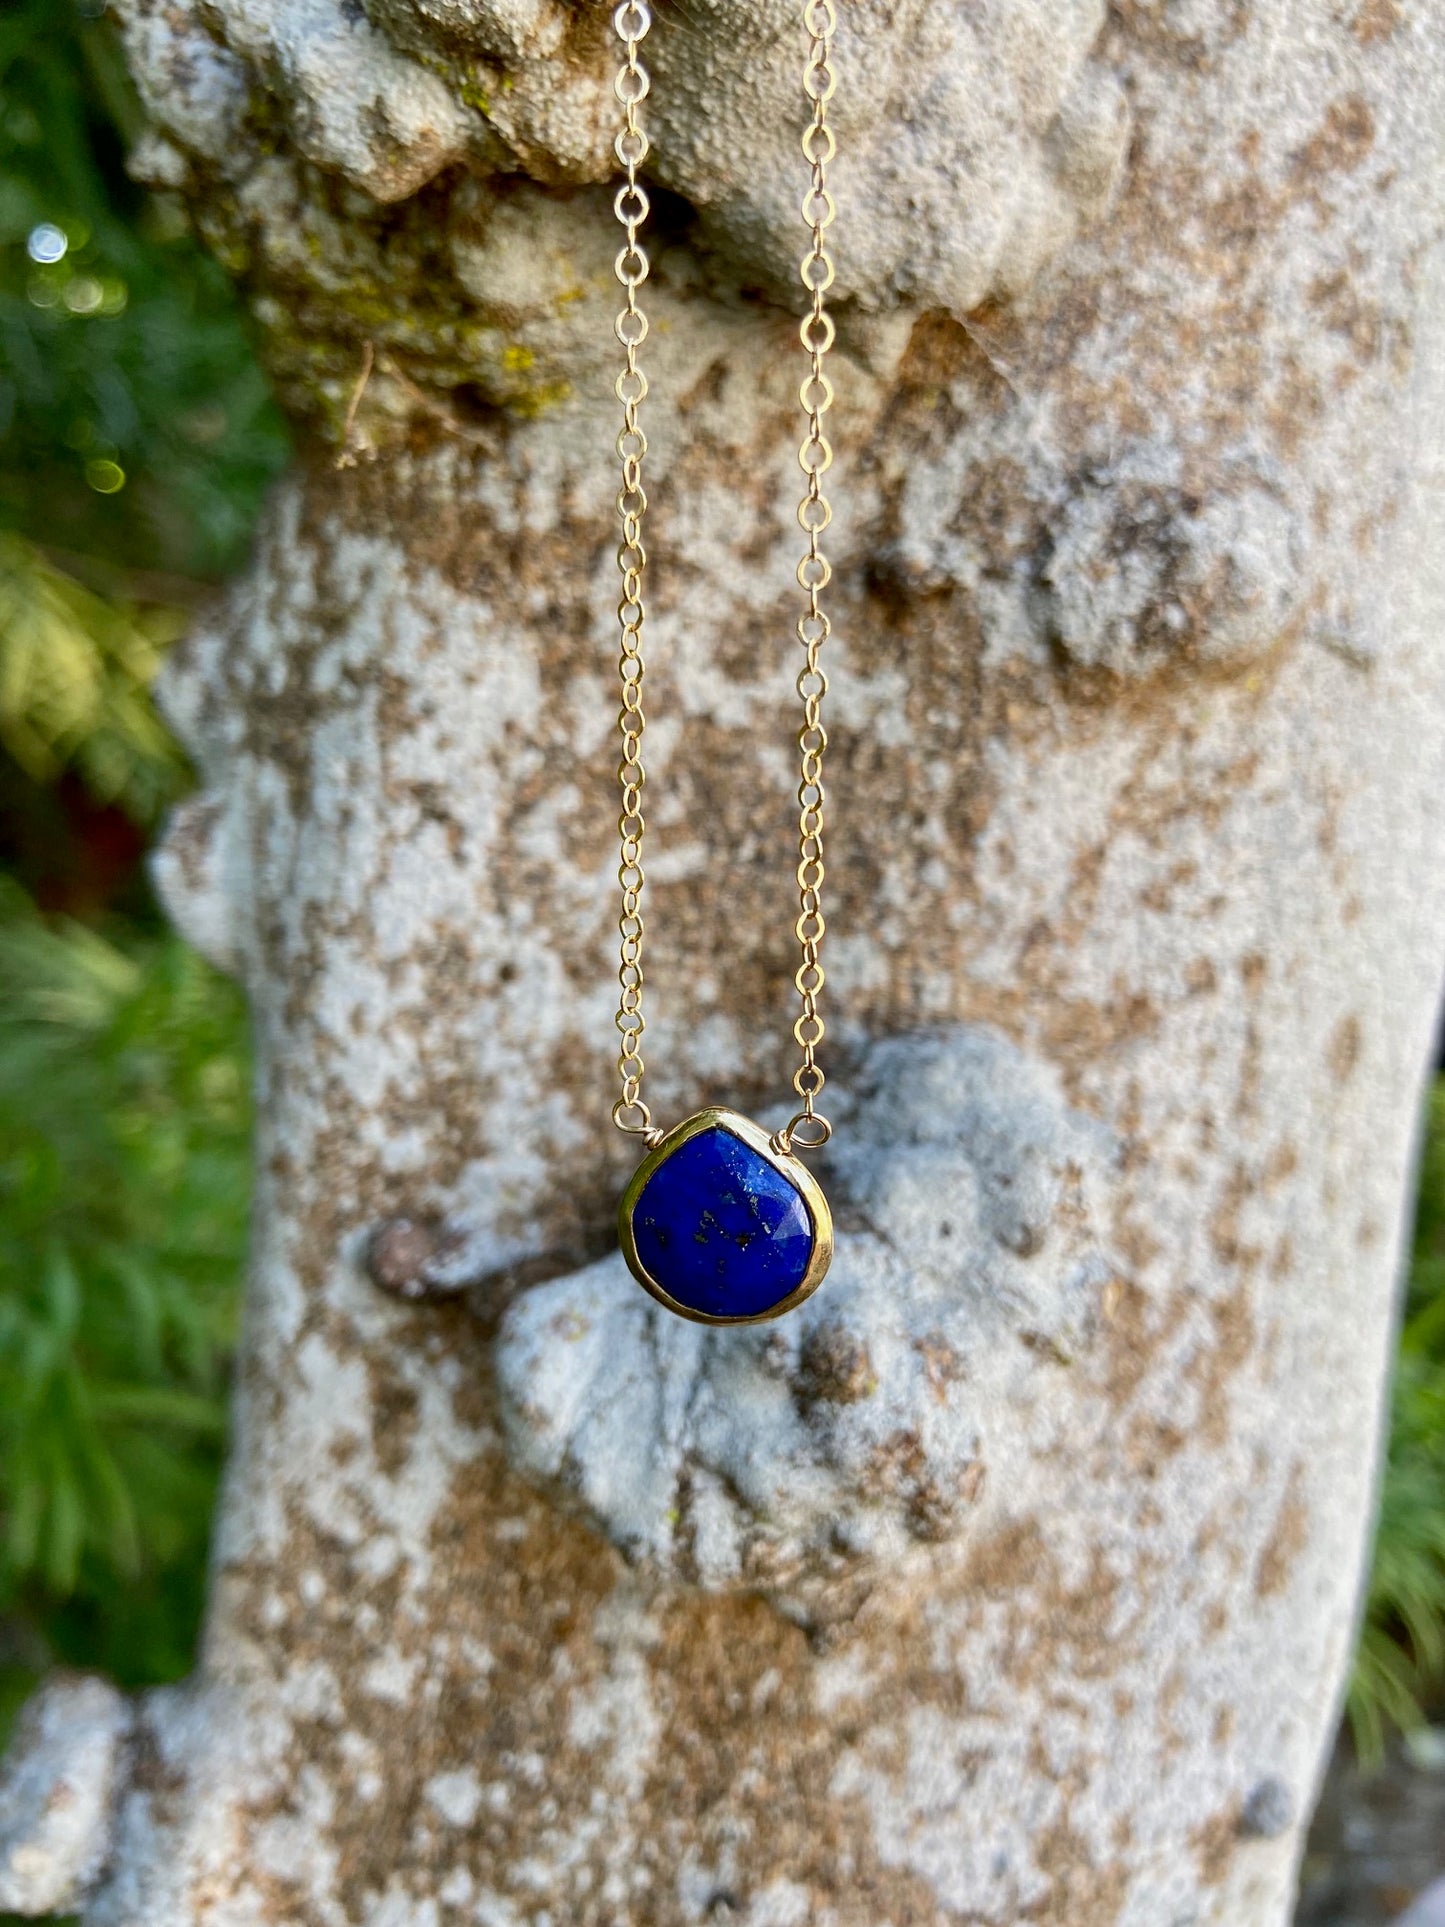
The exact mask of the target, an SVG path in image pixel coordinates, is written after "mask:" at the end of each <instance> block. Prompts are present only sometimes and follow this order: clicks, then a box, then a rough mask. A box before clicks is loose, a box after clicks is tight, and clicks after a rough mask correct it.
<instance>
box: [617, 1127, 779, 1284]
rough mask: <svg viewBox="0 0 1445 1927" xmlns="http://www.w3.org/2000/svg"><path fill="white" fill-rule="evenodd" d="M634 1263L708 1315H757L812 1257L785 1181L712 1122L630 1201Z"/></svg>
mask: <svg viewBox="0 0 1445 1927" xmlns="http://www.w3.org/2000/svg"><path fill="white" fill-rule="evenodd" d="M632 1236H633V1241H634V1243H635V1244H636V1246H637V1255H638V1257H639V1258H640V1259H641V1261H642V1263H643V1266H644V1267H645V1269H646V1270H647V1272H648V1274H649V1276H650V1277H652V1278H653V1279H654V1280H655V1281H656V1282H657V1283H658V1284H659V1285H661V1286H662V1288H663V1290H664V1291H665V1292H666V1293H667V1294H668V1296H669V1297H670V1298H675V1299H676V1300H677V1302H678V1304H680V1305H686V1307H687V1308H688V1310H689V1311H700V1312H705V1313H707V1314H708V1316H709V1317H712V1318H756V1317H757V1316H758V1315H759V1314H760V1313H762V1312H766V1311H771V1310H772V1308H773V1306H774V1305H779V1304H781V1303H782V1301H783V1300H784V1299H785V1298H787V1297H789V1296H791V1294H792V1293H793V1292H795V1291H796V1290H797V1288H798V1286H799V1285H800V1284H801V1283H802V1282H803V1278H804V1275H805V1273H806V1272H807V1269H808V1264H809V1261H810V1259H811V1258H812V1255H813V1243H814V1230H813V1220H812V1217H811V1215H810V1213H809V1211H808V1207H807V1205H806V1203H805V1202H804V1200H803V1196H802V1193H801V1192H800V1191H799V1190H798V1187H797V1186H796V1185H795V1184H794V1183H793V1182H792V1180H791V1179H790V1178H789V1177H788V1176H787V1174H786V1173H785V1172H783V1171H780V1170H779V1169H778V1168H777V1166H776V1165H774V1164H771V1163H769V1161H768V1160H767V1158H765V1157H763V1156H762V1155H761V1154H760V1153H759V1152H757V1151H755V1150H753V1148H752V1146H751V1145H749V1144H744V1143H743V1141H742V1139H741V1138H739V1137H735V1136H734V1135H733V1133H732V1132H731V1131H729V1130H726V1129H725V1128H724V1127H723V1126H722V1125H720V1124H714V1125H710V1126H709V1127H708V1128H707V1129H706V1130H704V1131H699V1132H698V1134H697V1136H696V1137H690V1138H688V1140H687V1141H686V1143H685V1144H681V1145H679V1146H678V1148H677V1149H676V1150H675V1151H674V1152H672V1154H671V1155H670V1156H669V1157H667V1158H665V1159H664V1160H663V1162H662V1163H661V1164H659V1165H658V1167H657V1169H656V1170H655V1171H654V1172H653V1174H652V1176H651V1177H650V1178H649V1179H648V1180H647V1182H646V1184H645V1185H644V1186H643V1187H642V1192H641V1195H640V1196H639V1197H638V1200H637V1202H636V1204H635V1205H634V1206H633V1207H632Z"/></svg>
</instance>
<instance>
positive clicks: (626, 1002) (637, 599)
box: [612, 0, 652, 1137]
mask: <svg viewBox="0 0 1445 1927" xmlns="http://www.w3.org/2000/svg"><path fill="white" fill-rule="evenodd" d="M612 24H613V26H614V28H615V29H616V31H617V35H618V38H619V39H620V40H621V41H622V42H623V44H624V46H625V47H626V49H627V53H626V58H625V59H624V61H623V64H622V69H621V72H620V73H619V74H618V76H617V79H616V80H615V81H614V82H613V92H614V93H615V94H616V95H617V98H618V100H620V101H621V103H622V115H623V119H622V126H621V129H620V130H619V132H618V135H617V139H616V140H615V142H614V143H613V151H614V152H615V154H616V155H617V159H618V161H619V163H620V164H621V167H622V171H623V173H624V174H625V175H626V177H627V178H626V179H625V181H624V182H623V184H622V186H621V187H620V188H618V190H617V196H616V199H615V200H614V201H613V204H612V205H613V207H614V209H615V210H616V213H617V218H618V220H619V221H620V222H621V223H622V225H623V227H624V229H625V230H626V232H627V239H626V241H625V242H624V244H623V246H622V248H621V250H620V251H619V253H618V256H617V279H618V280H619V281H620V282H621V283H622V286H623V288H624V289H625V290H626V292H627V305H626V306H625V307H624V308H623V310H622V312H621V314H619V315H618V317H617V322H616V333H617V339H618V340H619V341H620V342H621V343H622V347H623V351H624V353H625V355H626V358H627V359H626V362H625V365H624V367H623V370H622V373H621V374H620V375H619V376H618V377H617V383H616V387H617V399H618V400H619V401H620V402H621V403H622V430H621V433H620V434H619V435H618V437H617V453H618V454H619V455H620V456H621V458H622V487H621V488H620V489H619V491H618V495H617V512H618V514H619V515H620V516H621V518H622V545H621V547H620V548H619V549H618V551H617V566H618V568H619V569H620V570H621V572H622V600H621V601H620V602H619V603H618V605H617V616H618V620H619V622H620V623H621V625H622V654H621V657H620V658H619V661H618V674H619V675H620V677H621V679H622V708H621V711H620V712H619V714H618V718H617V727H618V728H619V729H620V730H621V732H622V761H621V763H620V764H619V765H618V769H617V780H618V782H619V784H620V785H621V788H622V814H621V815H620V816H619V817H618V819H617V834H618V836H619V838H620V839H621V852H620V860H619V863H618V869H617V881H618V882H619V883H620V884H621V886H622V915H621V917H620V919H619V920H618V926H617V927H618V929H619V931H620V932H621V935H622V952H621V960H620V962H619V965H618V970H617V981H618V984H619V987H620V988H619V995H618V1001H617V1029H618V1031H619V1033H620V1034H621V1038H622V1045H621V1049H620V1051H619V1053H618V1058H617V1074H618V1076H619V1077H620V1078H621V1079H622V1095H621V1097H619V1098H618V1100H617V1102H616V1103H615V1104H614V1105H613V1107H612V1121H613V1123H614V1124H616V1125H618V1126H619V1127H620V1128H621V1129H622V1130H624V1131H634V1132H636V1133H638V1134H639V1135H640V1136H643V1137H650V1136H651V1135H652V1114H651V1112H650V1111H649V1110H648V1108H647V1106H646V1105H645V1104H644V1103H643V1101H642V1072H643V1063H642V1033H643V1030H644V1029H645V1028H646V1026H645V1024H644V1021H643V1016H642V937H643V922H642V884H643V874H642V837H643V831H644V829H645V828H646V825H645V823H644V821H643V815H642V786H643V784H644V783H645V782H646V780H647V772H646V771H645V770H644V769H643V766H642V732H643V729H644V727H645V726H646V718H645V716H644V715H643V713H642V624H643V619H644V616H645V613H646V612H645V610H644V608H643V604H642V576H643V571H644V570H645V568H646V566H647V551H646V549H644V548H643V546H642V517H643V514H644V511H645V510H646V508H647V495H646V492H645V490H644V489H643V486H642V458H643V456H644V455H645V454H646V453H647V437H646V436H645V435H644V434H643V432H642V429H641V427H640V426H639V425H638V419H637V411H638V408H639V407H640V405H641V403H642V398H643V396H644V395H646V393H647V377H646V375H644V374H643V372H642V370H641V368H639V367H638V365H637V351H638V349H639V348H640V347H641V346H642V344H643V342H644V341H646V339H647V316H646V315H645V314H644V313H643V312H642V308H641V306H640V305H639V303H638V299H637V290H638V289H639V288H640V287H641V286H642V284H643V282H644V281H645V280H646V279H647V255H646V253H645V251H644V250H643V248H642V246H641V245H640V243H639V241H638V238H637V237H638V232H639V230H640V228H641V226H642V223H643V222H644V221H645V220H646V219H647V215H648V209H649V206H650V203H649V201H648V198H647V190H646V188H644V187H643V186H642V184H641V182H640V181H639V180H638V178H637V170H638V169H639V168H640V167H641V165H642V163H643V162H644V161H645V160H646V159H647V155H648V148H649V143H648V139H647V135H646V134H645V133H644V132H643V129H642V127H641V125H640V124H639V122H638V118H637V110H638V108H639V106H640V105H641V104H642V102H643V101H644V100H646V98H647V92H648V87H649V85H650V82H649V79H648V74H647V69H646V68H645V67H644V66H643V64H642V62H641V61H640V60H639V59H638V57H637V48H638V43H639V42H640V41H641V40H642V38H643V37H644V35H645V34H646V32H647V30H648V28H649V27H650V26H651V25H652V15H651V13H650V12H649V11H648V8H647V5H646V0H622V4H621V6H619V7H618V9H617V11H616V12H615V13H614V14H613V16H612Z"/></svg>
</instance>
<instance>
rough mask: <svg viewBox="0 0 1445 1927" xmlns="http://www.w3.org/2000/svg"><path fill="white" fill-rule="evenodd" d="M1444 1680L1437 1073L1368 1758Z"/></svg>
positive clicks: (1390, 1490)
mask: <svg viewBox="0 0 1445 1927" xmlns="http://www.w3.org/2000/svg"><path fill="white" fill-rule="evenodd" d="M1442 1690H1445V1079H1442V1080H1441V1081H1439V1082H1437V1084H1436V1085H1435V1088H1434V1090H1433V1091H1432V1093H1431V1096H1430V1103H1429V1109H1428V1111H1427V1113H1426V1118H1425V1134H1424V1141H1423V1144H1422V1148H1421V1158H1420V1194H1419V1203H1418V1206H1417V1209H1416V1220H1415V1244H1414V1252H1413V1257H1412V1262H1411V1268H1410V1280H1409V1287H1408V1293H1407V1297H1406V1302H1405V1318H1404V1327H1403V1330H1402V1333H1401V1339H1400V1358H1399V1365H1398V1368H1397V1372H1396V1377H1395V1391H1394V1401H1393V1407H1392V1412H1391V1425H1390V1455H1389V1463H1388V1466H1387V1468H1386V1472H1385V1482H1384V1490H1383V1493H1382V1495H1381V1503H1380V1523H1379V1531H1378V1536H1377V1538H1376V1542H1375V1562H1374V1568H1373V1571H1372V1573H1371V1577H1370V1586H1369V1592H1368V1596H1367V1600H1366V1610H1365V1625H1364V1629H1363V1632H1362V1634H1361V1639H1360V1650H1359V1655H1358V1657H1357V1660H1356V1666H1355V1677H1354V1681H1353V1683H1352V1686H1351V1690H1350V1719H1351V1724H1352V1726H1353V1730H1354V1735H1355V1744H1356V1747H1357V1748H1358V1750H1359V1752H1360V1755H1361V1757H1362V1758H1363V1759H1365V1760H1366V1761H1375V1760H1378V1759H1379V1757H1380V1755H1381V1753H1382V1751H1383V1748H1384V1743H1385V1737H1386V1735H1387V1733H1388V1732H1389V1730H1390V1728H1391V1727H1395V1726H1398V1727H1404V1728H1409V1727H1411V1726H1415V1725H1418V1724H1419V1723H1420V1721H1421V1719H1422V1718H1423V1717H1424V1714H1423V1712H1422V1708H1424V1707H1426V1706H1428V1705H1429V1704H1430V1703H1431V1701H1432V1700H1433V1699H1434V1698H1436V1697H1437V1696H1438V1695H1439V1694H1440V1693H1441V1692H1442Z"/></svg>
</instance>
